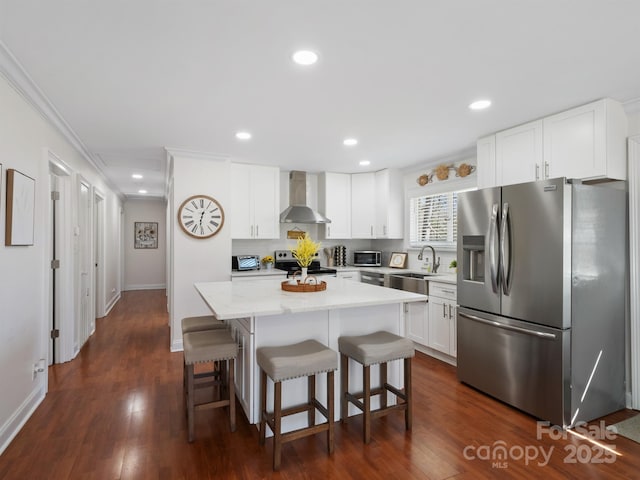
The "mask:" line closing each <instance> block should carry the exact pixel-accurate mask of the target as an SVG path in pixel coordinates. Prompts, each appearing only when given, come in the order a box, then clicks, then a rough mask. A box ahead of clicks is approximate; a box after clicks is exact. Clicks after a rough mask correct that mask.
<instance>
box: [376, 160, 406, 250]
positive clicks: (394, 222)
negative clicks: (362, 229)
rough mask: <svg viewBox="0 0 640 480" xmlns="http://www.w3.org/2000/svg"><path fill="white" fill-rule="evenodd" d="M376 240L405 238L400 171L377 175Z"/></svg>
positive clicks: (380, 172)
mask: <svg viewBox="0 0 640 480" xmlns="http://www.w3.org/2000/svg"><path fill="white" fill-rule="evenodd" d="M374 195H375V212H376V222H375V230H374V235H375V237H376V238H404V231H403V227H404V221H403V220H404V212H403V206H404V196H403V183H402V176H401V175H400V172H399V171H398V170H395V169H393V170H390V169H385V170H380V171H378V172H376V173H375V194H374Z"/></svg>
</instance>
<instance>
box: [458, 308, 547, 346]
mask: <svg viewBox="0 0 640 480" xmlns="http://www.w3.org/2000/svg"><path fill="white" fill-rule="evenodd" d="M458 315H460V316H461V317H464V318H468V319H469V320H473V321H475V322H480V323H484V324H486V325H491V326H493V327H498V328H502V329H504V330H511V331H512V332H518V333H524V334H526V335H533V336H534V337H539V338H548V339H551V340H555V338H556V336H555V335H554V334H553V333H547V332H540V331H538V330H529V329H528V328H522V327H516V326H515V325H507V324H506V323H500V322H496V321H493V320H486V319H484V318H480V317H476V316H475V315H469V314H467V313H461V312H458Z"/></svg>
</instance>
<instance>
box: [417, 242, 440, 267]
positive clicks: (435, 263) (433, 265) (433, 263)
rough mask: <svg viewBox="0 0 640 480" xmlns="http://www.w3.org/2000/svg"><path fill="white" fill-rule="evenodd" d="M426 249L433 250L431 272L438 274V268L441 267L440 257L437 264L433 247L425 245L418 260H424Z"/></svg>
mask: <svg viewBox="0 0 640 480" xmlns="http://www.w3.org/2000/svg"><path fill="white" fill-rule="evenodd" d="M425 248H430V249H431V255H432V257H433V258H432V261H431V272H432V273H438V268H439V267H440V257H438V261H437V262H436V251H435V249H434V248H433V247H432V246H431V245H425V246H424V247H422V250H420V253H419V254H418V260H422V257H423V255H424V249H425Z"/></svg>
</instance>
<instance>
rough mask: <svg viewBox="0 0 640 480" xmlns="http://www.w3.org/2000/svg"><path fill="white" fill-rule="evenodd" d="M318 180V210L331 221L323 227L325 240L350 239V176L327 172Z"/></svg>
mask: <svg viewBox="0 0 640 480" xmlns="http://www.w3.org/2000/svg"><path fill="white" fill-rule="evenodd" d="M319 180H320V182H319V196H320V197H321V200H320V202H319V203H320V205H319V208H320V209H321V210H320V211H321V212H322V213H323V214H324V215H326V216H327V218H329V220H331V223H328V224H326V225H325V226H324V232H325V238H327V239H344V238H351V175H349V174H347V173H330V172H327V173H324V174H323V175H321V177H320V179H319Z"/></svg>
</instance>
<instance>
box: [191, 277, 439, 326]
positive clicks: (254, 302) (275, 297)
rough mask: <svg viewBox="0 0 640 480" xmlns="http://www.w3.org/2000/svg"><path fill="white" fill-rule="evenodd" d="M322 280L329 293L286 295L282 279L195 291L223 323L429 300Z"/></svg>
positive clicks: (205, 284) (200, 285)
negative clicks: (243, 319)
mask: <svg viewBox="0 0 640 480" xmlns="http://www.w3.org/2000/svg"><path fill="white" fill-rule="evenodd" d="M322 280H324V281H326V282H327V289H326V290H325V291H322V292H312V293H298V292H285V291H284V290H282V288H281V286H280V283H281V280H280V279H273V280H264V279H262V280H255V281H251V280H248V281H243V282H239V283H234V282H231V281H228V282H203V283H196V284H195V288H196V290H197V291H198V293H199V294H200V296H201V297H202V298H203V299H204V301H205V302H206V303H207V305H208V306H209V308H211V310H212V311H213V313H214V314H215V316H216V317H217V318H218V319H220V320H229V319H232V318H243V317H253V316H264V315H279V314H283V313H299V312H310V311H317V310H331V309H337V308H350V307H363V306H370V305H385V304H392V303H404V302H419V301H424V300H426V299H427V298H428V297H426V296H425V295H419V294H416V293H410V292H405V291H402V290H395V289H393V288H386V287H378V286H375V285H368V284H364V283H359V282H353V281H351V280H347V279H341V278H334V277H328V276H323V277H322Z"/></svg>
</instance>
